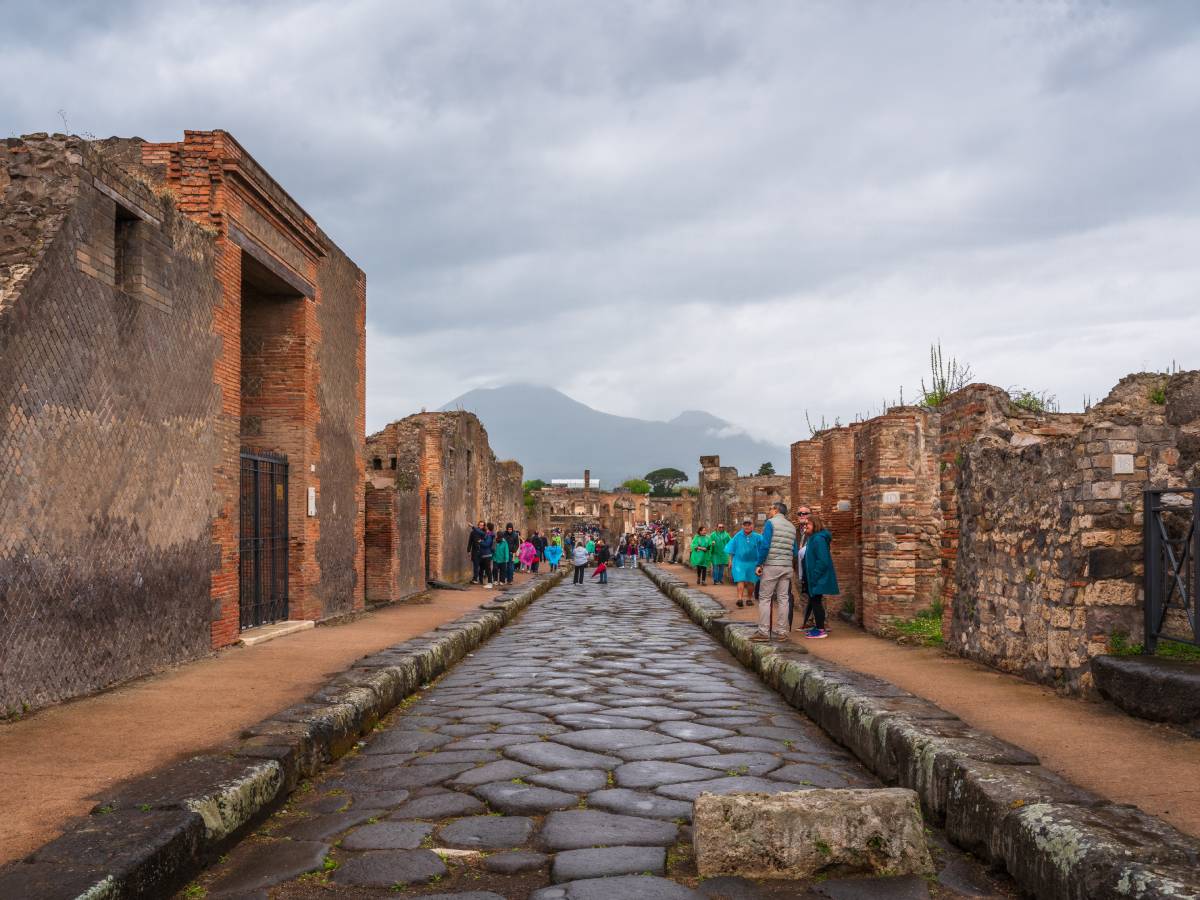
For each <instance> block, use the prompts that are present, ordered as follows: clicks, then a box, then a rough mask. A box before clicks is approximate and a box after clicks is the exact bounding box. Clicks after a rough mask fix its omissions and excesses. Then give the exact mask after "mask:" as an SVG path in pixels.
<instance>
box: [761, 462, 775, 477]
mask: <svg viewBox="0 0 1200 900" xmlns="http://www.w3.org/2000/svg"><path fill="white" fill-rule="evenodd" d="M758 474H759V475H774V474H775V466H774V465H772V464H771V463H769V462H765V463H763V464H762V465H761V466H759V467H758Z"/></svg>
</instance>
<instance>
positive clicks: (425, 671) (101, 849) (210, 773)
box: [0, 570, 566, 900]
mask: <svg viewBox="0 0 1200 900" xmlns="http://www.w3.org/2000/svg"><path fill="white" fill-rule="evenodd" d="M564 577H566V571H565V570H560V571H559V572H557V573H554V574H545V575H537V576H534V578H533V579H532V580H531V581H528V582H526V583H525V584H524V585H522V586H521V587H520V588H516V587H514V588H510V589H508V590H507V591H505V592H503V593H500V594H497V595H496V596H495V597H493V598H491V599H490V600H489V601H488V602H487V603H484V604H483V605H482V606H481V607H480V608H479V609H477V610H473V611H472V612H469V613H467V614H466V615H464V616H461V617H460V618H458V619H456V620H455V621H453V622H448V623H446V624H444V625H439V626H438V627H437V628H435V629H433V630H432V631H427V632H426V633H425V634H423V635H420V636H419V637H416V638H412V639H410V640H407V641H403V642H402V643H399V644H395V645H393V646H391V647H388V648H386V649H384V650H381V651H380V652H378V653H374V654H372V655H370V656H365V657H363V658H362V659H360V660H358V662H356V663H354V665H352V666H351V667H350V668H349V669H347V670H346V671H344V672H342V673H341V674H340V675H338V676H337V677H335V678H333V679H332V680H330V681H329V682H328V683H327V684H326V685H325V686H324V687H322V688H320V689H319V690H318V691H317V692H316V693H314V694H313V695H312V696H311V697H310V698H309V699H308V700H307V701H305V702H303V703H298V704H296V705H294V706H290V707H288V708H287V709H284V710H282V711H280V712H278V713H276V714H275V715H273V716H271V717H270V718H267V719H264V720H263V721H261V722H259V723H258V724H257V725H253V726H251V727H250V728H247V729H246V730H245V731H243V732H242V735H241V737H240V739H239V740H238V741H236V742H235V743H232V744H230V745H229V746H227V747H226V748H224V749H223V750H221V751H218V752H215V753H213V754H209V755H204V756H196V757H193V758H191V759H187V760H184V761H183V762H180V763H176V764H174V765H170V766H166V767H164V768H161V769H158V770H156V771H154V772H151V773H149V774H148V775H144V776H141V777H138V778H136V779H134V780H132V781H129V782H126V783H125V784H123V785H121V786H120V787H119V788H117V789H116V790H115V791H114V792H113V793H112V794H111V795H110V796H109V797H107V798H106V799H104V800H103V801H101V802H100V803H98V804H97V805H96V807H95V808H94V809H93V810H92V812H91V814H90V815H89V816H88V817H87V818H86V819H84V820H82V821H81V822H78V823H76V824H75V825H73V826H71V827H70V828H68V829H67V831H66V832H65V833H64V834H62V835H61V836H59V837H58V838H55V839H54V840H53V841H51V842H50V843H48V844H46V845H45V846H43V847H41V848H39V849H38V850H35V851H34V852H33V853H31V854H30V855H29V856H27V857H25V858H24V859H21V860H18V861H15V862H11V863H8V864H7V865H5V866H3V867H0V897H38V898H44V900H59V898H62V900H76V898H78V900H132V898H161V897H169V896H170V895H171V894H172V893H174V891H176V890H178V889H179V888H180V887H182V886H183V885H184V884H185V883H187V881H188V880H189V879H190V878H192V877H193V876H194V875H195V874H196V873H197V872H198V871H200V869H201V868H202V867H203V866H204V865H206V864H207V863H208V862H210V861H211V860H212V859H213V858H214V857H215V856H216V855H217V854H218V853H220V852H221V851H222V850H223V849H224V848H226V847H228V846H229V845H230V844H232V843H233V842H234V841H236V840H237V839H238V838H239V837H240V836H242V835H244V834H245V833H246V832H247V831H248V830H249V829H250V828H251V827H253V826H254V825H256V824H257V823H258V822H260V821H262V820H263V819H264V818H265V817H266V816H267V815H269V814H270V813H271V812H272V811H273V810H275V809H276V808H278V807H279V806H280V805H281V804H282V803H283V801H284V800H285V799H286V798H287V796H288V795H289V794H290V793H291V792H292V790H293V789H294V788H295V787H296V785H297V784H298V783H299V782H300V781H301V780H302V779H305V778H311V777H312V776H313V775H315V774H317V773H318V772H319V771H321V769H322V768H324V767H325V766H326V765H328V764H329V763H330V762H332V761H333V760H335V759H337V758H338V757H339V756H341V755H343V754H344V753H346V751H347V750H349V749H350V748H351V747H353V746H354V745H355V743H356V742H357V741H358V740H359V739H360V738H361V737H363V736H364V735H367V734H369V733H370V732H371V730H372V728H373V727H374V726H375V723H376V722H378V721H379V719H380V718H381V717H382V716H384V715H386V714H387V713H388V712H389V711H391V710H392V709H393V708H394V707H396V706H397V705H398V704H399V703H400V702H401V701H402V700H403V699H404V698H405V697H407V696H408V695H409V694H411V693H413V692H414V691H415V690H417V689H418V688H419V687H421V685H423V684H427V683H428V682H429V681H430V680H432V679H433V678H436V677H437V676H438V675H441V674H442V673H443V672H445V671H446V670H448V669H449V668H450V667H451V666H452V665H454V663H456V662H458V661H459V660H460V659H462V658H463V657H464V656H466V655H467V653H469V652H470V651H472V650H474V649H475V648H477V647H478V646H479V645H480V644H482V643H483V642H484V641H486V640H487V639H488V638H489V637H491V636H492V635H493V634H495V633H496V632H497V631H499V630H500V629H501V628H503V627H504V626H505V625H507V624H508V623H509V622H511V621H512V620H513V619H514V618H515V617H516V616H517V614H518V613H520V612H521V611H522V610H524V609H525V608H526V607H527V606H529V604H531V603H532V602H533V601H534V600H536V599H537V598H538V597H540V596H542V595H543V594H545V593H546V592H547V591H548V590H550V589H551V588H552V587H554V586H555V585H556V584H558V583H559V582H560V581H562V580H563V578H564Z"/></svg>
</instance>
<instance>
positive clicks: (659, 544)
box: [651, 531, 667, 563]
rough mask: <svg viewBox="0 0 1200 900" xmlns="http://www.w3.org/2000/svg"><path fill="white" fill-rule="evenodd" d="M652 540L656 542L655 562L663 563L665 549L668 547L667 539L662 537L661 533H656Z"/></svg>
mask: <svg viewBox="0 0 1200 900" xmlns="http://www.w3.org/2000/svg"><path fill="white" fill-rule="evenodd" d="M651 540H652V541H653V542H654V561H655V562H656V563H660V562H662V561H663V548H664V547H666V545H667V541H666V538H664V537H663V536H662V532H661V531H656V532H654V537H653V538H652V539H651Z"/></svg>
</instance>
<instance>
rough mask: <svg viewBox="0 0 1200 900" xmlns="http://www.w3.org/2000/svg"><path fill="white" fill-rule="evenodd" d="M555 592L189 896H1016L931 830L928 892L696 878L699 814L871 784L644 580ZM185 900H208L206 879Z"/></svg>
mask: <svg viewBox="0 0 1200 900" xmlns="http://www.w3.org/2000/svg"><path fill="white" fill-rule="evenodd" d="M611 574H612V577H611V581H610V583H609V584H607V585H600V584H596V583H595V582H594V581H593V582H589V583H588V584H585V585H582V586H578V585H572V584H569V583H565V584H563V585H560V586H559V587H556V588H555V589H553V590H552V591H551V592H550V593H548V594H547V595H546V596H545V597H543V598H542V599H540V600H539V601H537V602H536V603H535V604H534V605H533V606H532V607H531V608H530V609H529V610H527V611H526V612H525V613H523V614H522V615H521V616H520V617H519V618H518V619H517V620H516V621H515V622H513V623H512V624H511V625H509V626H508V627H507V628H505V629H504V630H503V631H502V632H500V634H498V635H497V636H496V637H494V638H493V639H492V640H490V641H489V642H488V643H486V644H485V645H484V646H483V647H481V648H480V649H479V650H477V651H476V652H475V653H474V654H471V655H470V656H468V657H467V658H466V659H465V660H463V661H462V662H461V663H459V664H458V665H457V666H456V667H455V668H454V669H453V670H452V671H451V672H450V673H449V674H447V675H446V676H445V677H443V678H442V679H441V680H440V681H439V682H437V683H436V684H435V685H432V686H430V687H429V688H428V689H427V690H423V691H422V692H421V693H420V694H419V695H417V696H416V697H414V698H413V699H412V701H411V702H409V703H407V704H405V708H404V709H402V710H398V711H396V712H395V713H393V714H392V715H391V716H389V717H388V719H387V720H386V721H385V722H383V723H381V724H380V726H379V727H378V729H377V733H376V734H375V735H374V736H373V737H372V738H371V739H370V740H369V741H367V742H365V743H364V745H363V746H361V747H360V748H359V749H358V750H356V751H355V752H352V753H351V754H349V755H348V756H346V757H345V758H343V759H342V760H341V761H340V762H339V763H338V764H336V765H335V766H333V767H331V768H330V770H329V771H328V772H327V773H326V774H325V775H324V776H323V777H322V778H321V779H319V780H318V781H317V782H315V783H310V784H306V785H304V786H302V787H301V788H300V789H298V790H297V792H296V794H294V795H293V797H292V800H291V801H290V802H289V804H288V806H287V807H286V808H285V809H284V810H282V811H281V812H280V813H278V814H276V815H275V816H274V817H272V819H270V820H269V821H268V822H267V823H266V824H265V825H264V826H263V828H262V829H260V830H259V832H258V833H256V834H255V835H254V836H252V837H250V838H248V839H247V840H245V841H243V842H242V843H241V844H240V845H239V846H237V847H236V848H234V849H233V850H232V851H231V852H230V854H229V855H228V857H226V858H224V859H223V860H222V862H221V863H220V864H219V865H217V866H214V867H213V868H212V869H211V870H209V871H208V872H207V873H205V875H204V876H203V877H202V878H201V879H200V881H199V887H203V888H204V889H206V890H207V897H209V898H214V900H215V898H226V897H238V898H242V897H261V898H266V897H273V898H316V897H329V896H347V897H383V896H388V897H394V896H422V897H426V898H429V897H439V898H440V897H454V898H458V900H500V898H506V900H524V898H533V900H626V898H627V900H640V898H646V900H651V898H653V900H659V898H661V900H674V898H710V900H712V898H729V900H751V898H760V897H761V898H782V897H841V898H850V897H878V898H888V897H895V898H909V897H913V898H916V897H928V896H939V897H958V896H973V897H979V896H1009V895H1010V894H1011V890H1010V889H1009V888H1008V887H1006V886H1005V885H1004V884H1003V883H1001V882H996V881H994V880H993V879H991V878H990V877H988V876H987V875H986V874H985V873H984V871H983V869H982V867H981V866H979V865H978V864H976V863H975V862H974V861H973V860H970V859H969V858H967V857H964V856H962V855H961V854H959V853H957V852H956V851H953V850H950V849H949V848H948V847H946V846H945V845H944V842H941V841H940V840H939V839H938V836H937V835H936V834H934V835H933V838H932V843H933V844H934V845H935V847H934V850H935V856H936V857H937V858H938V860H939V867H940V870H941V875H940V880H938V881H932V880H931V881H926V880H925V879H920V878H898V879H856V878H837V877H832V878H825V879H818V880H816V881H813V882H809V883H791V882H770V883H767V882H764V883H761V884H757V885H756V884H754V883H752V882H749V881H745V880H742V879H736V878H714V879H707V880H705V881H703V882H701V881H700V880H699V879H697V877H696V871H695V866H694V863H693V860H692V856H691V835H690V828H689V823H690V821H691V811H692V801H693V800H694V799H695V798H696V797H697V796H698V795H699V794H700V793H701V792H710V793H728V792H735V791H737V792H743V791H761V792H767V793H777V792H780V791H794V790H803V789H806V788H814V787H822V788H837V787H871V786H877V785H878V784H879V782H878V781H877V780H876V779H875V778H874V777H873V776H872V775H871V774H870V773H869V772H867V771H866V770H865V769H863V768H862V767H861V766H860V765H859V764H858V763H857V761H856V760H854V759H853V757H851V756H850V755H849V754H848V753H847V752H846V751H845V750H843V749H841V748H839V747H838V746H837V745H836V744H834V743H832V742H831V741H830V740H829V739H828V738H826V737H825V735H824V734H823V732H821V730H820V729H819V728H818V727H817V726H816V725H814V724H813V723H812V722H810V721H809V720H808V719H807V718H805V717H804V716H803V715H802V714H800V713H798V712H796V711H795V710H793V709H792V708H791V707H789V706H788V705H787V704H786V703H784V702H783V700H781V699H780V698H779V697H778V696H777V695H776V694H775V693H774V692H773V691H771V690H770V689H769V688H768V687H766V686H765V685H763V684H762V683H761V682H759V681H758V680H757V679H756V678H755V677H754V676H753V675H751V674H750V673H749V672H747V671H746V670H745V669H743V668H742V667H741V666H740V665H739V664H738V663H737V661H736V660H734V659H733V657H732V656H730V655H729V654H728V653H727V652H726V651H725V650H724V649H723V648H721V647H720V646H718V645H717V644H716V643H715V642H714V641H713V640H712V639H711V638H710V637H709V636H708V635H707V634H705V633H704V632H703V631H701V630H700V629H699V628H697V627H696V626H695V625H693V624H692V623H691V622H690V621H689V620H687V619H686V618H685V616H684V615H683V613H682V612H680V611H679V610H678V609H677V608H676V607H675V605H674V604H673V603H672V602H671V601H670V600H669V599H668V598H666V597H664V596H663V595H662V594H661V593H659V591H658V590H657V589H656V588H655V587H654V585H653V584H651V582H650V581H649V580H648V579H646V578H644V577H643V576H642V575H641V574H639V573H636V572H630V571H623V570H615V571H613V572H612V573H611ZM191 891H192V893H191V894H190V895H189V894H188V893H186V892H185V893H181V894H180V896H203V895H202V894H200V892H199V888H198V887H197V886H193V887H192V888H191Z"/></svg>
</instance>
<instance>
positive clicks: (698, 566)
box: [688, 525, 713, 584]
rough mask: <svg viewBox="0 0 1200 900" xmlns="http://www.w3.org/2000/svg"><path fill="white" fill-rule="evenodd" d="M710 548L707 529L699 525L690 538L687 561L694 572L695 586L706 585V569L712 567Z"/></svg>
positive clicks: (710, 540)
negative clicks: (690, 545) (690, 551)
mask: <svg viewBox="0 0 1200 900" xmlns="http://www.w3.org/2000/svg"><path fill="white" fill-rule="evenodd" d="M712 547H713V539H712V536H711V535H709V534H708V529H707V528H705V527H704V526H703V525H701V526H700V529H699V530H698V531H697V532H696V536H695V537H694V538H692V555H691V557H690V558H689V560H688V561H689V562H690V563H691V564H692V568H693V569H695V570H696V584H705V583H706V582H705V579H706V578H707V577H708V567H709V566H711V565H712Z"/></svg>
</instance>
